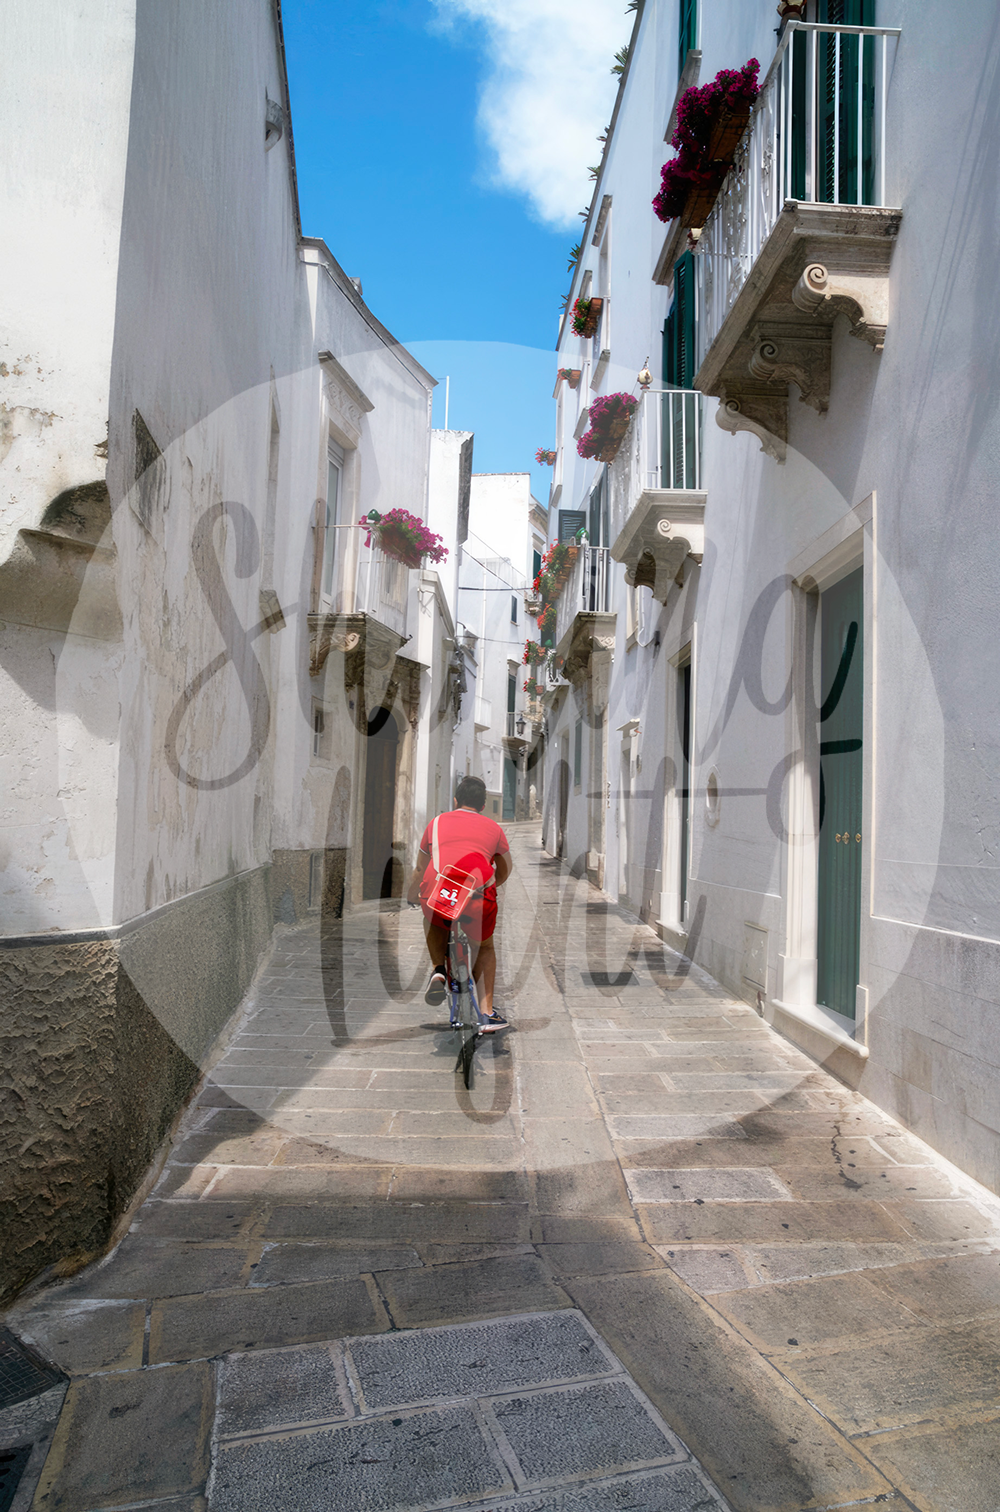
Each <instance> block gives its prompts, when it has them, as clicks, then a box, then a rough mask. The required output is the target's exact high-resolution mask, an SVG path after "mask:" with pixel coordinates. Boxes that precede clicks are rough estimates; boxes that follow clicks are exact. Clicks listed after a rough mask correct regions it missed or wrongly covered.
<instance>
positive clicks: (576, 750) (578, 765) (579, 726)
mask: <svg viewBox="0 0 1000 1512" xmlns="http://www.w3.org/2000/svg"><path fill="white" fill-rule="evenodd" d="M582 780H583V720H582V719H578V720H577V722H576V729H575V730H574V731H573V786H574V787H575V788H578V787H579V786H580V783H581V781H582Z"/></svg>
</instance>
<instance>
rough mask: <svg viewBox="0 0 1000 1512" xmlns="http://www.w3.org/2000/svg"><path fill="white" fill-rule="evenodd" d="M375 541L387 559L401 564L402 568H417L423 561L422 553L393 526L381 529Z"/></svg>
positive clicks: (408, 538) (403, 533) (406, 536)
mask: <svg viewBox="0 0 1000 1512" xmlns="http://www.w3.org/2000/svg"><path fill="white" fill-rule="evenodd" d="M376 539H377V540H378V544H379V546H380V548H381V550H382V552H383V554H384V555H385V556H387V557H391V558H392V560H393V561H394V562H402V564H403V566H404V567H419V566H420V563H421V561H422V560H423V552H422V551H420V550H419V548H418V547H416V546H415V545H414V544H413V541H412V540H411V539H410V537H409V536H408V535H407V534H406V533H405V532H404V531H402V530H399V529H396V528H394V527H393V526H391V525H390V526H385V527H384V528H383V529H381V530H380V531H379V532H378V534H377V537H376Z"/></svg>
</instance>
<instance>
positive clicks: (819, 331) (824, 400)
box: [747, 321, 831, 415]
mask: <svg viewBox="0 0 1000 1512" xmlns="http://www.w3.org/2000/svg"><path fill="white" fill-rule="evenodd" d="M751 344H752V346H753V351H752V353H751V356H750V361H749V363H748V364H747V366H748V367H749V369H750V375H751V377H753V378H758V379H760V380H761V381H762V382H763V383H774V384H778V383H785V384H787V383H794V384H795V385H796V386H797V388H798V390H799V398H800V399H801V401H802V403H803V404H808V405H810V407H811V408H812V409H814V410H815V411H816V413H817V414H819V415H824V414H825V413H826V411H827V410H828V409H829V407H830V348H831V341H830V327H829V326H828V325H802V324H796V325H787V324H779V323H776V322H773V321H768V322H767V323H766V324H762V325H758V326H757V327H756V328H755V329H754V332H753V335H752V337H751Z"/></svg>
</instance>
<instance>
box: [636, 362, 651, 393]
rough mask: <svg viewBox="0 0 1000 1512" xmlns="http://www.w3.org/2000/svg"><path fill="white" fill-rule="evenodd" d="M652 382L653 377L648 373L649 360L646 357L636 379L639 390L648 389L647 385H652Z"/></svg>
mask: <svg viewBox="0 0 1000 1512" xmlns="http://www.w3.org/2000/svg"><path fill="white" fill-rule="evenodd" d="M652 381H653V375H652V373H651V372H650V371H649V358H648V357H647V358H646V360H645V362H644V363H643V365H642V372H641V373H640V374H639V378H638V383H639V387H640V388H641V389H648V388H649V385H650V384H651V383H652Z"/></svg>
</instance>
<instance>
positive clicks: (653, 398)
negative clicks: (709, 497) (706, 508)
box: [608, 389, 704, 542]
mask: <svg viewBox="0 0 1000 1512" xmlns="http://www.w3.org/2000/svg"><path fill="white" fill-rule="evenodd" d="M703 406H704V395H702V394H699V393H697V392H696V391H695V390H692V389H668V390H666V391H652V390H651V391H649V392H648V393H645V394H643V395H642V397H641V398H640V400H639V407H638V409H637V410H636V412H635V414H634V416H633V417H632V424H631V425H630V427H629V430H628V434H627V435H626V437H625V440H624V441H623V442H622V445H621V449H620V451H619V453H618V455H617V457H616V458H615V460H614V461H613V462H612V463H611V466H610V467H609V469H608V476H609V482H610V517H611V520H610V523H611V540H612V542H614V541H615V540H616V539H617V537H618V536H619V535H620V534H621V532H622V531H623V530H624V528H625V525H626V523H627V521H628V518H629V515H630V514H631V513H632V511H633V509H634V508H635V506H636V504H637V503H638V500H639V498H640V497H641V495H642V494H643V493H645V492H646V490H647V489H653V488H655V489H661V488H670V489H684V490H687V491H690V490H696V489H700V488H701V427H702V411H703Z"/></svg>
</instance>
